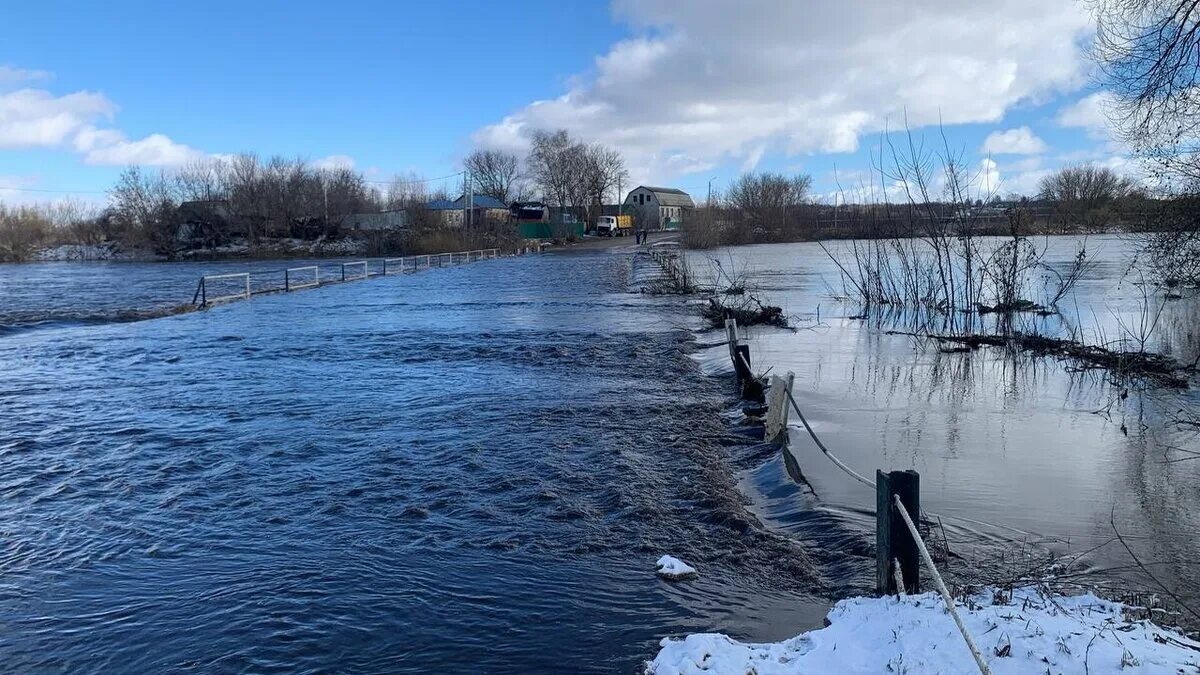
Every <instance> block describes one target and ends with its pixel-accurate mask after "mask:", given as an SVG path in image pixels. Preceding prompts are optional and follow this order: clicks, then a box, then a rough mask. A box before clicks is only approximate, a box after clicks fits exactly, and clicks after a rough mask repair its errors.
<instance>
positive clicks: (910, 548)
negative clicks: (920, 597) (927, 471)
mask: <svg viewBox="0 0 1200 675" xmlns="http://www.w3.org/2000/svg"><path fill="white" fill-rule="evenodd" d="M893 495H900V503H902V504H904V508H905V510H906V511H908V515H909V516H910V517H911V518H912V519H913V522H914V523H919V522H921V520H920V514H921V476H920V475H919V474H918V473H917V472H916V471H912V470H908V471H890V472H888V473H884V472H882V471H879V470H876V471H875V587H876V590H878V591H879V594H880V595H895V594H896V593H897V588H896V575H895V561H899V563H900V576H901V577H902V578H903V580H904V591H905V592H906V593H920V592H921V566H920V565H921V563H920V557H919V556H920V553H919V551H918V550H917V542H916V541H915V540H914V539H913V537H912V533H911V532H909V531H908V527H907V526H906V525H905V524H904V519H903V518H901V517H900V514H899V512H897V511H896V504H895V500H894V499H893Z"/></svg>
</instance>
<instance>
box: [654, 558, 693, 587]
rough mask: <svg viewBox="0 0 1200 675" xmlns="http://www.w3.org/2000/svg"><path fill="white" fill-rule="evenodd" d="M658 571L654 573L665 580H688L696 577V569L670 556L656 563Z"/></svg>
mask: <svg viewBox="0 0 1200 675" xmlns="http://www.w3.org/2000/svg"><path fill="white" fill-rule="evenodd" d="M655 565H656V566H657V569H656V570H654V573H655V574H657V575H658V576H660V577H662V578H664V579H670V580H672V581H675V580H678V579H687V578H689V577H694V576H696V568H695V567H692V566H691V565H689V564H687V563H685V562H683V561H682V560H680V559H679V558H674V557H671V556H669V555H664V556H663V557H661V558H659V559H658V562H657V563H655Z"/></svg>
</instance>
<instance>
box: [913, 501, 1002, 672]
mask: <svg viewBox="0 0 1200 675" xmlns="http://www.w3.org/2000/svg"><path fill="white" fill-rule="evenodd" d="M892 506H893V508H895V509H896V511H897V512H899V514H900V517H901V518H902V519H903V520H904V525H905V526H906V527H908V532H909V534H911V535H912V538H913V541H914V542H915V543H916V545H917V550H918V551H920V553H921V561H922V562H924V563H925V567H926V568H927V569H928V570H929V575H930V576H931V577H933V583H934V585H935V586H937V590H938V593H939V594H940V595H941V596H942V602H943V603H945V605H946V611H947V612H950V616H951V617H952V618H953V619H954V623H955V625H957V626H958V632H959V633H961V634H962V638H963V640H964V641H965V642H966V643H967V649H970V650H971V656H972V657H974V658H975V665H977V666H979V672H980V673H981V674H982V675H991V674H992V669H991V668H990V667H989V666H988V663H987V661H986V660H985V659H984V658H983V654H982V653H981V652H980V651H979V647H977V646H975V640H974V639H972V638H971V632H970V631H968V630H967V626H966V624H964V623H963V620H962V617H961V616H959V615H958V610H957V609H956V608H955V604H954V598H953V597H951V596H950V591H949V590H948V589H947V588H946V582H944V581H942V575H941V574H939V573H938V570H937V566H936V565H934V564H933V557H932V556H930V555H929V549H928V548H926V547H925V541H924V540H923V539H921V533H920V532H918V531H917V526H916V525H914V524H913V520H912V517H911V516H909V515H908V509H905V508H904V504H903V503H902V502H901V501H900V495H892ZM896 569H897V570H899V569H900V565H899V563H897V564H896ZM900 588H904V586H900Z"/></svg>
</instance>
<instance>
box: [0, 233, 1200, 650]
mask: <svg viewBox="0 0 1200 675" xmlns="http://www.w3.org/2000/svg"><path fill="white" fill-rule="evenodd" d="M1056 242H1057V243H1056ZM1056 242H1050V244H1049V245H1050V246H1051V247H1052V256H1051V257H1052V259H1054V260H1057V261H1058V262H1059V263H1061V262H1063V261H1065V260H1066V259H1068V258H1069V256H1070V254H1071V252H1073V243H1072V242H1070V241H1065V240H1063V241H1057V240H1056ZM1097 243H1098V244H1100V245H1099V246H1097V248H1098V249H1100V250H1101V251H1102V253H1101V256H1100V264H1099V265H1097V267H1096V268H1095V269H1093V271H1092V273H1091V274H1090V275H1089V277H1087V278H1086V279H1085V280H1084V281H1083V282H1082V283H1081V284H1080V286H1079V288H1078V289H1077V293H1076V295H1075V296H1074V297H1073V298H1072V299H1071V302H1070V305H1069V306H1070V307H1071V308H1072V310H1073V311H1070V312H1066V314H1068V315H1069V316H1067V317H1065V318H1057V319H1056V318H1052V317H1051V318H1042V319H1030V320H1038V321H1044V322H1047V323H1045V324H1044V325H1042V326H1041V327H1042V328H1044V329H1046V330H1051V331H1064V330H1072V329H1078V330H1083V331H1085V332H1089V333H1090V335H1092V336H1093V337H1099V336H1101V335H1112V334H1114V332H1115V331H1118V330H1119V326H1121V325H1122V324H1125V325H1129V324H1130V323H1131V322H1132V321H1134V320H1135V319H1136V318H1137V317H1138V315H1139V312H1140V308H1141V293H1140V286H1138V285H1137V284H1134V283H1132V282H1131V281H1130V280H1129V278H1128V277H1127V276H1125V275H1124V270H1125V264H1124V260H1125V256H1126V253H1127V251H1126V250H1124V249H1123V248H1122V247H1123V246H1124V243H1123V242H1120V241H1119V240H1101V241H1099V242H1097ZM718 255H719V256H722V258H723V259H724V260H726V261H727V262H731V263H734V264H736V265H743V264H744V265H745V266H746V267H747V268H748V269H749V270H750V272H751V275H752V277H753V280H754V283H755V284H757V285H758V286H759V287H760V288H761V289H762V290H763V292H764V293H765V294H766V296H767V299H769V300H771V301H774V302H776V303H778V304H781V305H783V306H784V307H785V309H786V311H787V312H788V313H789V314H791V315H793V317H794V318H795V320H796V322H797V323H798V325H800V326H802V328H801V330H799V331H796V332H792V331H781V330H775V329H752V330H750V331H748V332H747V336H748V337H749V339H750V340H751V343H752V349H753V353H754V359H755V364H756V367H759V368H771V369H773V371H774V372H782V371H784V370H793V371H795V372H796V373H797V397H798V398H799V399H800V401H801V402H802V404H803V405H804V406H805V408H806V413H807V414H808V415H809V417H810V419H811V420H812V422H813V424H814V426H815V427H816V428H817V430H818V431H819V433H821V434H822V436H823V438H824V440H825V441H826V443H828V444H829V445H830V446H832V447H833V448H834V449H835V450H836V451H837V452H838V453H839V455H840V456H841V457H842V458H843V459H844V460H845V461H847V462H848V463H849V464H851V465H852V466H854V467H856V468H858V469H859V470H860V471H863V472H868V473H869V472H871V470H872V469H874V468H882V469H893V468H910V467H912V468H917V469H918V470H920V471H921V473H922V500H923V505H924V506H925V508H926V509H927V510H929V511H931V512H934V513H937V514H939V515H941V516H943V524H944V527H945V529H946V531H947V533H948V536H949V539H950V541H951V550H952V551H953V553H954V554H955V555H954V556H952V557H951V559H950V560H949V561H948V563H947V565H948V567H949V570H950V572H951V573H952V574H954V573H955V572H958V573H969V572H970V571H971V570H973V569H976V568H980V569H991V570H992V571H993V572H994V571H996V570H997V569H999V570H1001V571H1004V570H1009V571H1011V570H1012V569H1013V568H1014V565H1015V564H1017V563H1019V562H1021V560H1019V559H1018V560H1016V561H1014V560H1012V559H1011V558H1009V557H1008V556H1011V555H1012V552H1013V551H1021V550H1024V549H1026V548H1027V547H1030V546H1033V547H1037V548H1039V549H1048V550H1053V551H1055V552H1058V553H1064V554H1078V553H1084V552H1086V554H1085V555H1084V558H1083V561H1084V564H1085V566H1087V568H1088V570H1089V571H1091V572H1094V573H1096V574H1097V575H1098V576H1096V577H1094V578H1095V579H1098V580H1100V581H1101V582H1102V583H1111V584H1112V585H1113V586H1114V587H1122V588H1123V587H1129V586H1131V585H1140V586H1143V587H1144V586H1147V585H1149V581H1148V580H1147V579H1145V578H1144V577H1142V576H1141V575H1139V574H1138V573H1137V572H1136V571H1132V570H1131V569H1130V568H1129V564H1130V560H1129V559H1128V557H1127V556H1126V555H1125V554H1124V553H1123V550H1121V549H1120V548H1119V547H1117V546H1116V545H1114V544H1113V543H1112V542H1111V541H1110V540H1111V539H1112V527H1111V524H1110V523H1109V520H1110V517H1111V518H1112V519H1113V520H1115V521H1116V523H1117V524H1118V527H1120V528H1121V529H1122V531H1123V532H1124V534H1125V535H1126V537H1127V538H1128V539H1129V542H1130V544H1131V546H1132V547H1133V548H1134V549H1135V550H1136V551H1137V552H1138V553H1139V555H1140V556H1141V557H1142V558H1143V559H1144V560H1149V561H1153V562H1154V563H1155V564H1156V567H1155V569H1156V570H1157V575H1158V576H1159V578H1160V579H1162V580H1163V581H1164V582H1165V583H1167V584H1168V585H1169V586H1170V587H1171V588H1172V589H1174V590H1177V591H1178V592H1181V593H1182V594H1183V595H1184V597H1185V598H1188V599H1195V598H1197V597H1198V596H1200V594H1197V593H1196V591H1195V589H1196V588H1197V584H1198V582H1200V580H1198V579H1197V578H1196V575H1197V573H1198V572H1200V570H1197V568H1195V567H1194V565H1192V564H1191V561H1194V560H1195V559H1196V558H1197V556H1198V555H1200V543H1198V542H1200V537H1197V536H1196V535H1197V534H1198V533H1200V522H1198V521H1197V516H1196V514H1197V513H1200V508H1198V507H1200V504H1197V493H1196V491H1195V487H1194V486H1195V485H1196V484H1197V480H1198V479H1200V462H1194V461H1177V460H1179V458H1180V454H1179V452H1180V451H1178V450H1174V449H1173V448H1184V449H1194V450H1200V445H1198V444H1197V443H1196V438H1195V435H1194V433H1193V432H1191V431H1188V430H1187V429H1184V428H1181V427H1179V426H1178V425H1177V424H1175V423H1174V420H1173V417H1177V416H1179V415H1180V414H1181V413H1190V411H1192V410H1196V409H1197V408H1196V405H1195V404H1196V401H1195V397H1194V395H1193V394H1192V393H1191V392H1182V393H1178V392H1163V391H1160V390H1155V389H1149V390H1138V389H1136V388H1135V389H1133V390H1132V391H1131V392H1130V393H1128V394H1127V395H1126V397H1125V398H1121V397H1120V394H1121V391H1122V390H1121V388H1120V387H1114V386H1113V385H1112V384H1111V383H1109V382H1107V380H1106V378H1104V377H1103V375H1102V374H1097V373H1079V372H1073V371H1072V369H1071V368H1070V367H1069V366H1070V364H1064V363H1060V362H1057V361H1055V360H1053V359H1045V358H1020V357H1013V356H1012V355H1009V354H1006V353H1003V352H1001V351H999V350H988V349H985V350H981V351H978V352H973V353H969V354H943V353H940V352H938V351H937V350H936V349H931V348H929V347H928V346H927V345H922V344H921V343H919V342H915V341H913V340H912V339H910V338H907V337H903V336H896V335H887V334H886V333H885V331H886V330H887V329H888V328H893V327H902V326H903V324H904V317H903V316H902V315H897V316H889V317H873V318H872V319H871V320H867V321H863V320H861V319H857V318H853V315H854V314H856V313H857V309H856V308H853V307H850V306H847V305H843V304H839V303H837V302H835V301H833V300H832V299H831V298H830V295H831V290H832V289H833V288H835V287H836V285H837V282H836V273H835V271H834V268H833V266H832V265H831V263H830V262H829V260H828V258H827V257H826V256H825V254H824V253H823V252H822V251H821V250H820V249H819V247H816V246H814V245H810V244H795V245H772V246H755V247H742V248H737V249H730V250H728V251H721V252H718ZM700 257H702V256H700ZM1060 258H1061V260H1059V259H1060ZM254 265H259V266H260V267H258V268H256V269H270V268H275V267H278V266H279V265H278V263H274V264H272V263H250V264H234V265H200V264H196V265H191V264H189V265H178V266H173V265H90V264H72V265H23V266H0V323H5V324H6V325H7V326H8V327H9V328H8V330H7V332H6V333H5V334H3V335H0V367H2V368H3V375H0V429H2V430H3V431H2V433H0V461H3V463H4V464H3V465H4V467H5V471H4V473H3V475H2V476H0V497H2V500H0V514H2V515H0V523H2V525H0V532H2V533H3V548H0V663H4V664H5V666H6V667H8V668H10V669H13V670H72V671H76V670H79V671H105V672H108V671H114V670H116V671H146V670H167V669H181V668H197V669H199V670H203V671H233V670H237V671H241V670H255V671H268V670H288V671H292V670H302V671H324V670H332V669H337V670H356V671H422V670H441V671H447V670H462V669H466V668H474V669H477V670H480V671H486V672H546V671H550V672H554V671H564V670H565V671H597V672H611V671H614V670H616V671H619V672H620V671H624V672H633V671H636V670H637V667H638V664H639V663H640V661H641V660H642V659H644V658H646V657H648V656H649V655H650V654H652V652H653V651H654V649H655V645H656V643H657V640H658V639H660V638H661V637H663V636H665V635H672V634H679V633H683V632H692V631H710V630H720V631H726V632H730V633H733V634H735V635H737V636H739V637H742V638H746V639H753V640H773V639H780V638H783V637H787V636H791V635H794V634H795V633H797V632H799V631H802V630H805V629H808V628H812V627H815V626H818V625H820V621H821V619H822V618H823V616H824V611H825V609H826V608H827V606H828V601H829V599H831V598H834V597H838V596H840V595H843V594H850V593H861V592H869V591H870V590H871V585H872V575H873V557H872V556H873V551H872V545H873V530H872V527H873V515H872V510H873V505H874V502H873V496H872V495H870V494H869V491H868V490H865V489H864V488H862V487H861V486H859V485H858V484H856V483H854V482H852V481H850V480H849V479H848V478H847V477H846V476H845V475H844V474H842V473H840V472H839V471H838V470H837V469H836V468H834V467H833V466H832V464H830V463H829V462H827V461H825V460H824V458H822V457H820V455H819V454H817V453H816V450H815V448H813V447H812V445H811V443H810V441H809V439H807V438H806V437H805V436H804V434H803V432H802V431H801V430H800V429H798V428H793V429H792V430H791V432H792V442H791V451H790V452H789V453H788V454H781V453H779V452H778V451H776V450H773V449H772V448H770V447H767V446H765V445H762V444H759V443H756V442H755V441H754V440H752V438H751V437H749V436H747V435H746V434H743V433H740V429H739V426H738V425H739V424H740V417H741V416H740V412H739V404H738V402H737V401H736V400H735V397H734V391H733V388H732V381H731V377H730V375H729V363H728V356H727V351H726V348H725V347H724V346H721V345H720V344H719V342H720V341H721V340H722V339H723V337H722V336H721V335H720V334H718V333H717V332H712V331H708V330H707V329H705V328H704V327H703V326H702V325H701V324H700V323H699V322H698V320H697V318H696V314H695V311H694V309H695V308H694V306H693V305H692V304H691V303H690V302H689V301H687V300H684V299H681V298H677V297H654V296H645V295H640V294H637V293H632V292H630V290H631V289H633V288H637V287H638V286H639V284H638V283H631V280H632V279H633V270H631V258H630V256H629V255H627V254H626V252H623V251H621V250H617V251H615V252H597V253H592V254H575V255H569V254H566V255H547V256H541V257H527V258H519V259H501V260H494V261H486V262H482V263H475V264H471V265H468V266H463V267H458V268H448V269H439V270H431V271H428V272H422V273H420V274H416V275H409V276H403V277H399V276H397V277H388V278H383V279H374V280H371V281H366V282H357V283H352V284H345V285H337V286H330V287H325V288H321V289H318V290H310V291H305V292H301V293H294V294H290V295H271V296H262V297H258V298H255V299H254V300H253V301H251V302H241V303H235V304H231V305H227V306H221V307H217V308H214V309H212V310H210V311H206V312H198V313H191V314H183V315H178V316H169V317H166V318H160V319H155V320H151V321H137V322H127V321H124V320H123V319H125V318H128V317H126V316H124V315H123V314H122V312H124V311H126V310H128V309H131V308H133V309H139V310H156V309H160V308H163V307H169V306H171V305H173V304H176V303H178V302H181V301H186V300H187V299H189V298H190V293H191V292H192V290H193V289H194V284H195V280H196V277H198V276H199V275H200V274H203V273H217V272H227V271H239V270H241V269H245V268H246V267H247V266H251V267H253V266H254ZM31 279H33V280H40V287H41V290H38V288H37V286H38V284H32V285H31V284H29V283H27V282H28V281H29V280H31ZM181 298H182V300H181ZM1196 309H1197V308H1196V302H1195V300H1191V299H1185V300H1183V301H1180V302H1177V303H1172V304H1171V305H1169V307H1168V308H1167V309H1166V310H1164V312H1163V314H1162V316H1161V317H1160V321H1161V324H1162V326H1163V328H1162V330H1159V331H1158V332H1156V337H1155V341H1154V343H1153V344H1154V346H1155V348H1157V349H1161V350H1163V351H1167V352H1169V353H1172V354H1174V355H1176V356H1177V357H1179V358H1181V359H1190V358H1194V354H1195V353H1196V351H1195V350H1196V345H1197V340H1196V334H1195V333H1196V327H1197V325H1198V322H1197V321H1196V320H1195V317H1196ZM1052 321H1060V322H1068V323H1070V322H1073V326H1074V328H1072V325H1065V324H1063V323H1055V324H1051V323H1049V322H1052ZM793 423H794V420H793ZM663 553H671V554H674V555H678V556H680V557H682V558H684V559H685V560H687V561H688V562H690V563H692V564H694V565H695V566H696V567H698V568H699V569H700V570H701V577H700V578H699V579H698V580H696V581H694V582H689V583H684V584H667V583H664V582H661V581H659V580H657V579H656V578H655V577H654V576H653V562H654V560H655V559H656V558H657V557H658V556H659V555H661V554H663ZM1018 558H1019V556H1018Z"/></svg>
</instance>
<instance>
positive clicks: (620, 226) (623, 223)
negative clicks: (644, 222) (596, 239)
mask: <svg viewBox="0 0 1200 675" xmlns="http://www.w3.org/2000/svg"><path fill="white" fill-rule="evenodd" d="M632 230H633V219H632V218H631V217H629V216H600V217H599V218H597V219H596V234H597V235H598V236H601V237H622V236H625V235H627V234H629V232H630V231H632Z"/></svg>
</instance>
